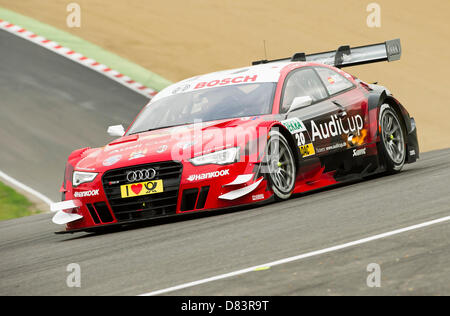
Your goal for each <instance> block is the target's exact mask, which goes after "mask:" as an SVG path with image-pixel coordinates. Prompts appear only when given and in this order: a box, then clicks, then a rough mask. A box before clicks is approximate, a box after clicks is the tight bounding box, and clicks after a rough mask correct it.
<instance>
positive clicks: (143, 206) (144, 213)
mask: <svg viewBox="0 0 450 316" xmlns="http://www.w3.org/2000/svg"><path fill="white" fill-rule="evenodd" d="M145 168H153V169H155V170H156V176H155V177H154V178H153V179H152V180H163V187H164V191H163V192H161V193H154V194H150V195H143V196H136V197H129V198H122V197H121V192H120V186H122V185H124V184H130V182H128V180H127V173H128V172H130V171H137V170H142V169H145ZM182 170H183V165H182V164H181V163H179V162H175V161H166V162H158V163H152V164H145V165H137V166H133V167H127V168H120V169H114V170H110V171H107V172H106V173H105V174H104V175H103V178H102V182H103V188H104V190H105V193H106V196H107V198H108V202H109V204H110V205H111V208H112V211H113V213H114V216H115V217H116V219H117V221H119V222H121V221H131V220H137V219H147V218H152V217H159V216H164V215H170V214H175V213H176V207H177V201H178V190H179V187H180V180H181V172H182ZM137 182H142V181H136V183H137Z"/></svg>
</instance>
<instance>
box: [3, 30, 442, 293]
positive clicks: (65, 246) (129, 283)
mask: <svg viewBox="0 0 450 316" xmlns="http://www.w3.org/2000/svg"><path fill="white" fill-rule="evenodd" d="M6 41H7V42H8V44H5V42H6ZM22 41H23V40H21V39H15V38H12V37H10V36H8V35H5V34H3V33H2V32H0V46H1V52H2V53H1V54H4V53H3V50H4V49H13V48H14V47H17V54H25V53H27V54H28V55H27V56H25V57H27V58H26V60H28V65H29V66H30V67H31V66H32V67H36V68H38V69H39V70H35V71H33V72H30V73H29V77H27V78H28V79H27V80H28V81H26V82H33V84H35V85H39V88H38V87H35V88H33V89H34V90H32V92H30V93H35V95H34V94H30V95H28V97H27V98H26V101H27V102H31V104H32V105H33V106H35V107H36V108H35V109H34V108H32V107H31V106H29V107H28V108H27V109H28V110H29V111H31V110H33V111H35V112H34V118H35V119H37V120H48V119H47V115H46V116H45V118H42V117H40V116H38V115H37V114H40V113H44V112H45V113H47V112H49V111H50V112H52V111H56V110H57V107H56V105H59V104H60V102H62V101H59V99H64V96H63V95H64V94H57V93H56V90H54V94H56V95H53V97H52V98H53V99H50V98H49V97H48V96H45V95H44V96H42V95H41V94H40V92H41V93H43V92H48V90H49V89H52V88H49V87H47V85H49V86H50V87H54V86H55V85H58V84H59V85H61V90H57V91H59V92H60V91H66V90H64V89H63V86H64V85H68V86H67V87H65V88H66V89H67V90H68V91H72V90H71V89H74V88H72V84H76V85H78V88H77V89H82V90H77V91H78V93H80V94H81V95H83V96H84V97H83V100H85V101H84V102H92V103H93V104H95V106H94V109H96V110H97V114H99V117H98V118H97V116H94V115H86V114H85V113H84V111H86V110H88V109H86V108H84V109H82V110H77V111H76V112H70V111H75V110H72V109H71V107H74V108H78V107H80V103H79V102H78V101H77V102H74V101H72V102H69V101H66V102H67V103H64V102H63V103H62V104H64V108H65V110H66V111H69V113H70V115H71V116H70V118H71V119H72V120H74V119H75V118H78V117H79V116H80V115H81V116H82V117H83V118H84V119H86V120H89V121H88V122H89V124H91V125H89V126H88V125H85V124H87V123H86V121H82V122H84V123H78V125H77V124H75V123H71V124H69V123H64V122H61V123H60V124H57V125H53V124H49V125H45V124H38V123H36V124H35V125H34V129H35V130H34V133H35V134H37V135H46V136H48V137H43V138H39V139H38V140H33V138H29V137H27V135H21V136H20V137H19V136H17V138H14V139H15V141H16V142H17V143H16V142H12V140H5V139H4V138H5V137H3V136H2V137H1V138H0V139H1V145H2V147H1V148H2V152H1V159H2V160H1V161H0V163H1V166H2V168H3V169H6V170H4V171H9V172H12V171H14V170H15V174H14V175H15V176H18V177H22V179H24V181H25V180H27V179H28V178H29V177H30V175H28V174H23V173H21V168H20V164H21V163H22V159H25V158H23V157H21V156H20V155H22V154H24V153H25V154H26V153H27V151H26V150H29V151H28V153H29V156H32V157H36V156H39V155H38V154H41V155H42V156H43V157H45V155H44V153H43V152H44V150H42V152H41V151H39V147H33V146H32V145H33V144H34V143H36V142H39V141H41V140H45V141H46V145H45V148H47V150H48V148H51V150H52V155H54V156H55V158H54V159H53V160H52V161H53V164H55V165H56V164H59V165H63V163H64V160H65V157H64V155H66V154H67V151H70V150H71V148H72V147H74V146H75V145H76V144H79V145H82V146H83V145H84V142H85V141H90V142H95V141H98V142H100V141H101V137H102V136H98V137H99V138H98V139H96V140H95V141H94V140H93V139H92V138H91V136H92V135H95V134H96V133H104V129H105V126H106V125H105V126H99V125H101V124H103V123H105V122H107V121H108V122H109V121H110V120H112V119H114V118H115V119H116V120H117V121H120V119H121V116H122V115H125V117H129V115H130V113H127V110H123V109H122V108H121V106H122V105H120V104H122V103H123V104H131V103H133V101H136V103H139V102H141V103H142V100H140V97H139V96H136V95H134V96H133V94H132V93H131V92H130V93H129V99H128V100H124V99H125V98H126V93H127V92H126V91H124V90H122V89H121V87H120V86H116V85H115V83H109V82H108V80H107V79H102V78H101V77H99V76H98V75H97V74H95V73H89V70H84V69H78V68H77V67H79V66H77V67H74V69H71V71H68V70H67V69H65V68H64V67H69V68H71V67H72V66H73V65H72V64H71V63H70V62H69V61H67V63H66V62H65V61H64V60H59V56H53V55H51V54H53V53H51V52H46V51H42V50H41V48H39V47H34V46H30V47H29V46H27V43H24V42H22ZM30 45H31V44H30ZM25 49H26V50H27V52H25V51H24V50H25ZM49 54H50V55H49ZM10 58H12V61H11V62H10V63H12V62H13V61H14V58H17V59H18V60H17V61H16V64H19V56H16V57H11V56H10ZM55 61H57V63H58V66H55V65H54V63H55ZM10 63H6V65H5V63H4V62H3V61H2V62H1V63H0V67H1V69H2V71H1V72H0V76H1V77H0V78H1V79H0V80H1V83H2V85H0V89H2V90H1V91H2V92H1V95H2V98H1V100H0V104H1V105H2V107H1V110H2V115H1V118H0V120H1V122H0V125H3V124H8V122H9V121H14V122H15V123H14V126H15V127H16V128H17V129H19V130H21V129H26V128H27V126H22V125H21V124H25V125H26V124H30V123H33V122H32V121H33V115H32V114H30V115H29V116H28V118H27V120H24V121H20V119H19V118H17V117H16V116H18V115H19V116H21V115H23V114H24V113H23V112H17V110H14V108H10V107H4V105H5V104H10V105H11V107H12V106H13V105H14V104H16V103H17V104H20V103H23V102H20V101H21V100H23V99H22V98H24V94H25V92H23V90H22V89H20V90H19V89H17V88H14V86H11V87H10V89H8V88H5V87H4V86H3V85H4V84H7V83H8V81H9V79H8V78H5V77H4V75H3V69H4V68H8V67H9V68H8V69H9V71H10V72H11V73H10V74H11V77H12V78H18V79H16V80H19V79H20V78H21V76H20V75H17V74H15V73H14V71H16V68H15V67H12V65H9V64H10ZM23 63H27V61H23ZM17 66H18V67H19V65H17ZM45 67H49V68H45ZM23 68H24V69H23ZM23 68H19V69H22V70H23V71H24V70H27V67H23ZM75 68H76V69H75ZM33 69H34V68H33ZM85 71H86V73H85ZM42 72H46V74H45V75H44V74H42ZM58 73H62V74H64V76H62V77H61V78H59V79H58V80H56V81H55V82H56V83H55V82H53V81H51V80H50V79H51V77H52V76H57V74H58ZM78 74H82V78H81V79H80V78H79V77H77V76H78ZM33 76H37V77H33ZM68 76H70V77H71V76H74V77H76V78H72V77H71V79H68V78H66V77H68ZM41 77H44V78H41ZM45 77H47V81H45V85H44V83H42V82H41V81H40V80H41V79H45ZM23 80H25V79H23ZM80 81H81V82H80ZM97 81H98V82H97ZM103 81H105V82H103ZM24 85H25V83H24ZM80 85H81V86H80ZM31 86H33V85H31ZM55 89H56V88H55ZM84 89H85V90H86V91H84ZM91 90H94V91H91ZM99 90H100V91H99ZM105 90H106V91H107V92H108V93H106V94H109V93H111V94H112V93H114V92H116V93H117V95H116V96H115V97H116V98H119V97H120V98H122V99H120V100H115V99H114V98H113V97H112V96H111V98H109V97H108V96H107V97H106V98H107V101H109V102H106V101H105V103H104V104H103V103H101V102H103V101H97V99H94V97H98V98H102V97H104V96H103V95H102V94H103V92H105ZM71 93H73V94H71V95H72V96H73V97H75V95H76V93H74V92H71ZM77 97H79V98H82V97H81V96H77ZM41 98H44V99H41ZM133 98H134V99H133ZM15 99H17V102H16V103H14V100H15ZM47 99H49V100H47ZM5 100H9V103H4V102H5ZM34 100H39V102H36V103H32V102H34ZM46 101H53V103H52V104H53V105H54V106H55V108H50V109H49V108H47V107H46V104H47V103H46ZM97 102H98V103H97ZM111 104H116V107H114V108H112V106H111ZM103 106H104V107H108V108H107V109H108V111H107V113H106V114H102V115H100V114H101V113H100V112H101V111H100V110H101V109H105V108H103ZM110 107H111V108H110ZM138 107H139V106H138ZM131 108H132V106H131V105H130V108H129V109H128V112H129V111H131ZM116 110H117V111H118V113H115V112H114V111H116ZM3 113H5V114H6V115H7V116H8V119H4V116H3ZM77 115H78V116H77ZM127 115H128V116H127ZM21 122H22V123H21ZM46 122H47V121H46ZM78 122H80V121H79V120H78ZM102 122H103V123H102ZM80 124H81V126H82V128H81V131H80V130H79V129H80V128H79V127H80ZM10 126H11V125H10ZM19 127H20V128H19ZM63 127H64V128H63ZM91 127H92V129H91ZM1 128H2V130H1V132H2V134H3V133H4V132H5V130H6V131H9V132H8V133H10V134H9V137H12V136H14V134H13V133H11V132H10V130H8V129H6V128H5V127H4V126H2V127H1ZM47 128H48V129H47ZM59 128H61V129H62V131H60V130H59ZM419 128H420V126H419ZM419 132H420V129H419ZM30 133H31V132H30ZM53 133H55V134H53ZM50 136H51V137H50ZM58 136H59V137H58ZM63 136H65V137H68V138H67V139H65V140H62V139H60V137H63ZM69 136H70V137H69ZM6 138H8V137H6ZM53 142H54V143H55V144H59V146H50V145H54V144H53ZM5 146H6V148H9V149H10V150H14V148H18V149H22V151H17V152H15V153H16V155H17V157H16V161H15V164H12V166H13V167H10V170H8V168H5V167H4V166H7V165H5V162H4V161H7V159H6V158H4V157H5V155H4V148H5ZM8 146H9V147H8ZM69 147H70V148H69ZM18 149H17V150H18ZM32 149H33V150H37V152H36V153H34V152H32V151H31V150H32ZM57 150H61V151H62V152H58V151H57ZM27 156H28V155H27ZM39 157H40V156H39ZM58 159H61V161H59V160H58ZM27 162H28V161H25V163H27ZM46 167H47V166H41V167H40V169H43V170H39V171H36V172H40V174H41V175H42V174H45V171H46V170H45V168H46ZM49 167H52V168H53V165H49ZM25 171H26V172H28V171H29V169H25ZM25 171H24V172H25ZM31 171H33V172H34V170H33V169H31ZM36 177H37V178H35V179H37V180H35V181H36V182H33V183H32V184H36V189H41V188H45V186H46V185H49V184H51V185H52V186H53V187H55V185H54V184H52V182H51V181H52V180H51V179H49V180H47V182H46V184H45V185H44V184H39V181H38V180H39V174H38V175H36ZM449 179H450V150H441V151H434V152H429V153H425V154H423V155H422V157H421V159H420V160H419V161H418V162H417V163H415V164H412V165H407V166H406V167H405V168H404V170H403V171H402V172H401V173H400V174H397V175H392V176H383V177H374V178H372V179H368V180H365V181H359V182H356V183H352V184H348V185H343V186H339V187H335V188H333V189H328V190H322V191H321V192H317V193H313V194H308V195H304V196H300V197H296V198H293V199H291V200H288V201H285V202H282V203H277V204H270V205H266V206H262V207H255V208H251V209H245V210H239V211H233V212H215V213H203V214H197V215H190V216H186V217H178V218H175V219H171V220H163V221H157V222H153V223H150V224H147V225H141V226H139V227H134V228H127V229H122V230H118V231H115V232H111V233H105V234H88V233H78V234H73V235H55V234H53V232H54V231H56V230H59V227H58V226H56V225H54V224H52V223H51V221H50V219H51V214H41V215H34V216H30V217H26V218H20V219H14V220H9V221H2V222H0V295H139V294H145V293H149V292H152V291H156V290H160V289H165V288H169V287H172V286H176V285H179V284H183V283H186V282H192V281H196V280H201V279H204V278H208V277H212V276H216V275H220V274H224V273H228V272H232V271H236V270H240V269H244V268H247V267H251V266H256V265H260V264H263V263H266V262H271V261H275V260H278V259H282V258H287V257H291V256H295V255H298V254H303V253H307V252H310V251H315V250H319V249H324V248H327V247H331V246H334V245H339V244H343V243H347V242H350V241H354V240H358V239H361V238H365V237H369V236H373V235H377V234H380V233H385V232H388V231H392V230H396V229H399V228H403V227H407V226H410V225H415V224H419V223H423V222H426V221H430V220H434V219H438V218H442V217H445V216H449V215H450V194H449V187H450V180H449ZM58 180H59V178H58ZM25 183H26V184H28V183H27V182H25ZM58 184H59V182H58ZM47 192H49V193H48V194H49V195H50V194H51V192H50V191H47ZM449 228H450V222H444V223H440V224H436V225H432V226H428V227H425V228H421V229H417V230H413V231H409V232H406V233H402V234H398V235H395V236H391V237H387V238H383V239H380V240H376V241H372V242H369V243H365V244H362V245H358V246H354V247H349V248H346V249H343V250H339V251H334V252H330V253H327V254H324V255H318V256H315V257H311V258H307V259H304V260H298V261H294V262H290V263H287V264H282V265H278V266H276V267H272V268H270V269H266V270H262V271H254V272H250V273H246V274H243V275H240V276H236V277H231V278H227V279H224V280H219V281H215V282H209V283H206V284H203V285H199V286H194V287H190V288H186V289H183V290H179V291H175V292H169V293H167V294H169V295H399V294H400V295H403V294H404V295H408V294H411V295H428V294H429V295H449V294H450V282H449V281H450V280H449V279H450V246H449V240H450V239H449V237H450V230H449ZM70 263H77V264H79V266H80V268H81V287H79V288H78V287H68V286H67V283H66V280H67V278H68V277H69V276H70V272H68V271H67V270H66V269H67V266H68V265H69V264H70ZM370 263H377V264H379V265H380V267H381V287H379V288H370V287H368V286H367V284H366V279H367V276H368V275H369V272H367V270H366V268H367V265H369V264H370Z"/></svg>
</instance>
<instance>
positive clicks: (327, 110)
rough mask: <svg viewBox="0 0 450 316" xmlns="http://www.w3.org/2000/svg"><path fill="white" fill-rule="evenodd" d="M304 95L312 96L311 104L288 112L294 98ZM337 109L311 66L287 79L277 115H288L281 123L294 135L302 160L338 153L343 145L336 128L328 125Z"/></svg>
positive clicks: (294, 71) (295, 71)
mask: <svg viewBox="0 0 450 316" xmlns="http://www.w3.org/2000/svg"><path fill="white" fill-rule="evenodd" d="M303 96H309V97H311V99H312V103H311V104H310V105H307V106H304V107H302V108H299V109H296V110H292V111H289V109H290V105H291V104H292V103H293V101H294V99H295V98H297V97H303ZM340 110H341V108H340V107H339V106H337V105H336V104H334V103H333V102H332V101H331V100H330V95H329V94H328V92H327V90H326V88H325V86H324V84H323V83H322V82H321V80H320V78H319V76H318V74H317V72H316V70H315V69H314V68H313V67H302V68H299V69H296V70H293V71H292V72H291V73H289V74H288V76H286V79H285V82H284V85H283V92H282V96H281V103H280V114H283V113H284V114H285V115H286V113H287V117H286V119H285V120H284V121H282V123H283V124H284V126H286V127H287V128H288V130H289V131H291V133H292V134H293V135H294V136H295V138H296V140H297V143H298V147H299V149H300V153H301V155H302V157H303V158H304V159H308V158H312V157H320V156H324V155H327V154H330V153H332V152H333V151H336V150H339V146H345V145H342V138H341V137H340V135H339V134H338V131H337V126H335V123H331V122H334V121H333V118H334V117H336V116H337V115H339V111H340ZM295 126H296V127H297V128H295Z"/></svg>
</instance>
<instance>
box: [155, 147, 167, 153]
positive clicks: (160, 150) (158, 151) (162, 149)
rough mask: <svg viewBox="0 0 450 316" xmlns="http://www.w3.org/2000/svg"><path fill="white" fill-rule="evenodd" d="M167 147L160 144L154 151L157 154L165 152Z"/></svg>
mask: <svg viewBox="0 0 450 316" xmlns="http://www.w3.org/2000/svg"><path fill="white" fill-rule="evenodd" d="M167 148H169V147H168V146H167V145H162V146H160V147H159V148H158V149H157V150H156V152H157V153H158V154H161V153H163V152H165V151H166V150H167Z"/></svg>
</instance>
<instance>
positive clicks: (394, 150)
mask: <svg viewBox="0 0 450 316" xmlns="http://www.w3.org/2000/svg"><path fill="white" fill-rule="evenodd" d="M381 124H382V125H381V126H382V131H383V142H384V147H385V148H386V151H387V153H388V155H389V157H390V158H391V159H392V161H393V162H394V163H396V164H401V163H403V159H404V158H405V142H404V140H403V133H402V127H401V125H400V122H399V121H398V119H397V117H396V116H395V115H394V114H393V113H391V112H389V111H386V112H385V113H384V115H383V118H382V122H381Z"/></svg>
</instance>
